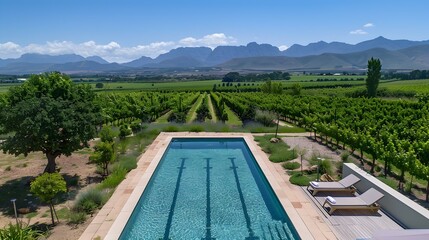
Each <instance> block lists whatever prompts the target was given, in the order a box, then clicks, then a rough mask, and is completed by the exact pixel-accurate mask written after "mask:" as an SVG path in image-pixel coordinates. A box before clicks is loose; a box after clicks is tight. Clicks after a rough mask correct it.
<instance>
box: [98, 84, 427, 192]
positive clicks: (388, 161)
mask: <svg viewBox="0 0 429 240" xmlns="http://www.w3.org/2000/svg"><path fill="white" fill-rule="evenodd" d="M98 98H99V99H98V100H99V102H100V105H101V106H102V109H103V110H102V111H103V123H105V124H106V123H107V124H108V123H115V124H120V123H131V122H133V121H136V120H137V121H141V122H146V123H150V122H156V121H157V119H158V118H160V117H161V116H167V118H165V117H164V118H165V119H166V120H167V121H165V120H164V122H170V123H185V122H188V123H191V122H206V123H207V122H208V123H213V120H216V121H218V122H222V123H225V124H227V125H228V124H230V125H246V124H249V123H252V122H255V121H256V119H257V116H256V115H257V111H265V112H266V113H268V112H271V113H276V114H279V115H280V117H281V118H284V119H286V120H287V121H289V122H290V123H293V124H295V125H297V126H300V127H302V128H305V129H307V130H308V131H310V132H312V133H313V136H314V138H315V139H320V141H322V142H324V143H325V144H327V145H329V146H332V147H335V148H343V149H349V150H350V152H351V153H352V154H354V153H356V154H357V155H358V156H360V158H361V159H363V157H364V156H366V158H367V159H368V158H370V159H371V161H370V162H368V164H369V166H370V172H371V173H374V171H375V168H376V166H379V168H382V172H383V175H385V176H386V175H388V174H391V173H392V169H393V168H395V170H397V172H398V176H397V178H398V180H399V181H398V185H399V186H400V187H401V186H403V184H404V182H405V180H406V179H405V177H406V176H409V178H410V179H409V182H410V184H412V181H413V180H414V179H415V178H417V179H420V180H424V181H428V180H429V128H428V127H427V126H428V123H429V104H428V103H427V101H425V99H424V98H422V99H421V100H420V101H408V100H383V99H378V98H373V99H368V98H348V97H340V96H331V97H329V96H291V95H287V94H283V95H273V94H265V93H261V92H258V93H228V92H210V93H206V92H202V93H200V92H171V93H161V92H132V93H103V94H99V95H98ZM209 100H210V101H209ZM209 103H210V105H209ZM209 109H213V113H210V111H209ZM212 115H213V116H212ZM273 120H274V119H273ZM263 124H266V123H263ZM361 161H362V164H364V162H363V160H361ZM426 192H427V193H429V184H427V187H426ZM427 196H428V195H427Z"/></svg>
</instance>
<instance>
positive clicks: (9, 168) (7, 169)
mask: <svg viewBox="0 0 429 240" xmlns="http://www.w3.org/2000/svg"><path fill="white" fill-rule="evenodd" d="M4 170H5V171H6V172H9V171H10V170H12V167H11V166H7V167H6V168H5V169H4Z"/></svg>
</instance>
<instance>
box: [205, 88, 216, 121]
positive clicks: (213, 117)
mask: <svg viewBox="0 0 429 240" xmlns="http://www.w3.org/2000/svg"><path fill="white" fill-rule="evenodd" d="M207 103H208V105H209V111H210V114H211V115H212V120H211V121H212V122H213V123H215V122H217V121H218V118H217V115H216V112H215V110H214V107H213V103H212V98H211V97H210V94H207Z"/></svg>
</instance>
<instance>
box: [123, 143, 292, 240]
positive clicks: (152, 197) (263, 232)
mask: <svg viewBox="0 0 429 240" xmlns="http://www.w3.org/2000/svg"><path fill="white" fill-rule="evenodd" d="M120 239H165V240H167V239H207V240H209V239H249V240H251V239H270V240H271V239H299V236H298V234H297V232H296V230H295V228H294V227H293V225H292V224H291V222H290V220H289V218H288V216H287V215H286V213H285V211H284V210H283V208H282V206H281V205H280V203H279V201H278V199H277V197H276V196H275V194H274V192H273V190H272V189H271V187H270V185H269V184H268V182H267V180H266V179H265V176H264V175H263V173H262V171H261V170H260V168H259V166H258V165H257V163H256V161H255V159H254V157H253V155H252V154H251V152H250V150H249V148H248V147H247V145H246V143H245V141H244V140H243V139H242V138H222V139H218V138H214V139H205V138H199V139H189V138H174V139H173V140H172V141H171V142H170V145H169V146H168V148H167V150H166V151H165V153H164V155H163V157H162V159H161V161H160V163H159V165H158V167H157V168H156V170H155V172H154V174H153V176H152V178H151V179H150V182H149V184H148V186H147V187H146V189H145V191H144V193H143V194H142V196H141V197H140V200H139V202H138V204H137V206H136V207H135V209H134V211H133V213H132V215H131V217H130V219H129V220H128V222H127V225H126V226H125V228H124V230H123V232H122V234H121V237H120Z"/></svg>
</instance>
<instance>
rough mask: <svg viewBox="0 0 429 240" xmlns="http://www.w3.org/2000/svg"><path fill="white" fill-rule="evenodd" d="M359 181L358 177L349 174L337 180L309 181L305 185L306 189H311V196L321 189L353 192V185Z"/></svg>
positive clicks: (354, 189)
mask: <svg viewBox="0 0 429 240" xmlns="http://www.w3.org/2000/svg"><path fill="white" fill-rule="evenodd" d="M359 181H360V179H359V178H358V177H356V176H355V175H353V174H350V175H348V176H347V177H345V178H343V179H341V180H340V181H338V182H310V184H309V185H308V186H307V190H308V191H312V194H313V196H314V195H316V194H317V193H318V192H322V191H330V192H340V191H342V192H351V193H354V192H355V191H356V188H354V187H353V185H354V184H356V183H357V182H359Z"/></svg>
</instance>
